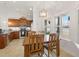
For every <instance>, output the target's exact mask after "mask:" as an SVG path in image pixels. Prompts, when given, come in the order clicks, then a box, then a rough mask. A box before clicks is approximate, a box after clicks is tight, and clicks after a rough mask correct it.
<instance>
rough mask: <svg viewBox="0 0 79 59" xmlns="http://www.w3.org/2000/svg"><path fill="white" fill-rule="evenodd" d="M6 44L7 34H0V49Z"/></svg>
mask: <svg viewBox="0 0 79 59" xmlns="http://www.w3.org/2000/svg"><path fill="white" fill-rule="evenodd" d="M6 46H7V34H0V49H3V48H5V47H6Z"/></svg>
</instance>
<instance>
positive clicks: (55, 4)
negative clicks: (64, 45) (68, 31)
mask: <svg viewBox="0 0 79 59" xmlns="http://www.w3.org/2000/svg"><path fill="white" fill-rule="evenodd" d="M78 5H79V2H77V1H5V2H4V1H0V9H1V10H2V11H3V10H4V12H5V10H6V9H8V10H9V9H12V8H13V9H15V10H16V11H22V10H23V12H24V13H25V12H27V11H28V10H29V9H30V8H33V7H38V8H46V9H47V10H49V13H51V14H57V13H59V12H62V11H68V10H72V9H75V8H77V7H78ZM78 8H79V7H78ZM2 11H0V12H2ZM51 11H52V12H51Z"/></svg>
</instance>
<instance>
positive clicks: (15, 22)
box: [8, 19, 19, 27]
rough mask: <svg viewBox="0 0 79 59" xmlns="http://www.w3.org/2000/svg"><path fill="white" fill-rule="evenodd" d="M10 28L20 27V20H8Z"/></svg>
mask: <svg viewBox="0 0 79 59" xmlns="http://www.w3.org/2000/svg"><path fill="white" fill-rule="evenodd" d="M8 26H9V27H18V26H19V20H18V19H9V20H8Z"/></svg>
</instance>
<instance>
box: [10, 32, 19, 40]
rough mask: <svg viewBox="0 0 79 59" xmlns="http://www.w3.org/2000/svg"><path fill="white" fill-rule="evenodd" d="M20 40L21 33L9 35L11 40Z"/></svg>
mask: <svg viewBox="0 0 79 59" xmlns="http://www.w3.org/2000/svg"><path fill="white" fill-rule="evenodd" d="M14 39H19V31H14V32H11V33H10V34H9V40H10V41H12V40H14Z"/></svg>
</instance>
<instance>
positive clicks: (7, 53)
mask: <svg viewBox="0 0 79 59" xmlns="http://www.w3.org/2000/svg"><path fill="white" fill-rule="evenodd" d="M43 56H44V57H46V55H45V54H44V55H43ZM51 56H53V57H54V55H53V54H52V55H51ZM0 57H24V47H23V39H15V40H13V41H12V42H10V43H9V44H8V45H7V46H6V47H5V48H4V49H0ZM32 57H35V55H32ZM60 57H72V55H70V54H68V53H67V52H65V51H64V50H62V49H60Z"/></svg>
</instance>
